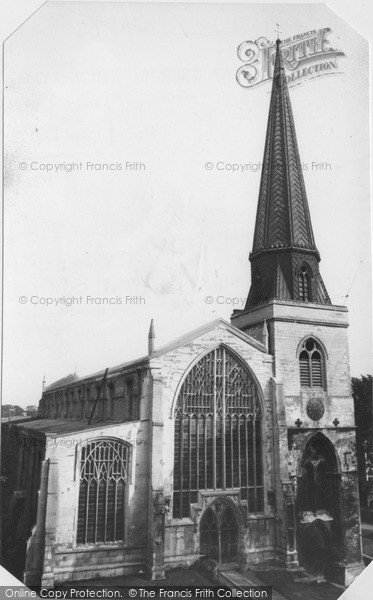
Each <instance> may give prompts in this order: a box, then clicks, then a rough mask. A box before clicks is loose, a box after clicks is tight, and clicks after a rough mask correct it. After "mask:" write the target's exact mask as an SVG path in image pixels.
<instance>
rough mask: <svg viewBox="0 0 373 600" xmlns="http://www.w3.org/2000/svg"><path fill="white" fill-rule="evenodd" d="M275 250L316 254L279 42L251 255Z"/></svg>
mask: <svg viewBox="0 0 373 600" xmlns="http://www.w3.org/2000/svg"><path fill="white" fill-rule="evenodd" d="M276 247H278V248H289V247H295V248H304V249H308V250H313V251H314V252H316V253H317V248H316V245H315V240H314V236H313V231H312V225H311V219H310V214H309V209H308V202H307V195H306V190H305V186H304V180H303V173H302V166H301V161H300V156H299V150H298V144H297V139H296V133H295V127H294V119H293V114H292V109H291V104H290V98H289V92H288V87H287V83H286V79H285V71H284V66H283V59H282V54H281V51H280V49H279V43H277V51H276V61H275V69H274V75H273V86H272V95H271V103H270V109H269V117H268V125H267V135H266V141H265V149H264V157H263V168H262V177H261V183H260V191H259V201H258V210H257V217H256V224H255V234H254V245H253V251H252V254H253V255H254V254H256V253H257V252H260V251H262V250H264V249H267V248H268V249H269V248H276Z"/></svg>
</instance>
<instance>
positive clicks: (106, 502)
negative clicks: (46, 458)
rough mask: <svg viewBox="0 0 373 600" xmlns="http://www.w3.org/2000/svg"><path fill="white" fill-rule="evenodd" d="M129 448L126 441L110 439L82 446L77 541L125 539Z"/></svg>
mask: <svg viewBox="0 0 373 600" xmlns="http://www.w3.org/2000/svg"><path fill="white" fill-rule="evenodd" d="M129 451H130V448H129V446H128V445H127V444H125V443H123V442H121V441H119V440H111V439H103V440H96V441H92V442H88V443H87V444H86V445H85V446H83V447H82V449H81V457H80V486H79V507H78V527H77V543H78V544H96V543H99V542H101V543H105V542H118V541H123V540H124V533H125V504H126V484H127V480H128V468H129V459H130V456H129Z"/></svg>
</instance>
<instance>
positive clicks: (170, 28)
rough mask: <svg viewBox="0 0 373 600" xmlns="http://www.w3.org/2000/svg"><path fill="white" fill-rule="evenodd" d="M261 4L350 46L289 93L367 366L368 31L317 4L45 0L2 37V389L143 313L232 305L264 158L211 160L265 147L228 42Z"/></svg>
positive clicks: (29, 387)
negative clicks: (331, 69) (328, 69)
mask: <svg viewBox="0 0 373 600" xmlns="http://www.w3.org/2000/svg"><path fill="white" fill-rule="evenodd" d="M275 23H280V30H281V31H282V37H283V38H288V37H290V36H293V35H296V34H299V33H302V32H305V31H309V30H310V29H319V28H323V27H330V29H331V32H330V36H329V39H330V43H331V44H332V45H334V46H335V47H336V48H337V49H339V50H341V51H342V52H344V54H345V56H344V57H338V59H337V62H338V69H337V71H336V74H333V75H330V76H327V77H318V78H314V79H306V80H304V81H303V82H302V83H301V84H300V85H296V86H292V87H291V89H290V97H291V102H292V107H293V114H294V119H295V126H296V131H297V138H298V144H299V148H300V155H301V160H302V162H303V163H304V164H305V165H307V168H306V169H305V170H304V178H305V184H306V189H307V195H308V201H309V206H310V212H311V218H312V224H313V230H314V234H315V239H316V244H317V247H318V249H319V251H320V254H321V259H322V260H321V264H320V270H321V274H322V277H323V280H324V282H325V285H326V288H327V290H328V293H329V296H330V297H331V299H332V302H333V304H337V305H346V306H347V307H348V309H349V321H350V327H349V342H350V359H351V374H352V375H353V376H359V375H360V374H366V373H371V372H372V362H373V356H372V335H371V332H372V322H371V313H372V310H371V309H372V293H371V260H370V252H371V229H370V199H369V169H370V164H369V108H368V92H369V80H368V44H367V42H366V40H364V38H362V37H361V36H360V35H358V34H357V33H356V32H355V31H354V30H353V29H352V28H351V27H350V26H349V25H348V24H347V22H345V21H344V20H342V19H341V18H340V17H339V16H337V15H336V14H335V13H333V12H332V11H331V10H329V9H328V8H326V7H325V6H323V5H320V4H317V5H311V4H310V5H305V4H303V5H297V4H293V5H291V4H287V5H280V4H277V5H263V4H262V5H250V4H227V5H224V4H219V3H217V4H188V5H184V4H159V5H155V4H152V5H150V4H144V3H138V4H132V5H128V4H125V3H123V4H122V3H98V2H97V3H90V2H69V3H66V2H51V3H47V4H45V5H44V6H43V7H42V8H40V9H39V10H38V11H37V12H36V13H35V14H34V15H33V17H32V18H30V19H29V20H28V21H27V22H26V23H24V24H23V26H22V27H20V28H19V29H18V30H17V31H16V32H15V33H14V34H13V35H12V36H11V37H10V38H9V39H8V40H7V42H6V44H5V49H4V74H5V75H4V84H5V90H4V109H5V117H4V144H5V180H4V184H5V192H4V213H5V215H4V218H5V220H4V223H5V224H4V229H5V232H4V251H5V262H4V337H3V344H4V349H3V352H4V355H3V360H4V373H3V403H5V404H18V405H20V406H27V405H30V404H37V403H38V401H39V398H40V394H41V388H42V380H43V376H44V374H45V377H46V383H47V385H48V384H50V383H52V382H53V381H55V380H58V379H60V378H61V377H64V376H65V375H67V374H69V373H72V372H74V371H75V370H76V371H77V373H78V374H79V375H81V376H83V375H87V374H89V373H93V372H95V371H97V370H100V369H103V368H105V367H107V366H109V367H110V366H115V365H117V364H120V363H122V362H124V361H127V360H131V359H135V358H137V357H140V356H143V355H145V354H146V352H147V334H148V329H149V323H150V319H151V318H154V321H155V332H156V340H155V343H156V347H159V346H161V345H162V344H165V343H167V342H168V341H170V340H172V339H174V338H175V337H177V336H179V335H182V334H183V333H186V332H188V331H189V330H190V329H194V328H196V327H198V326H200V325H202V324H204V323H206V322H209V321H211V320H213V319H215V318H218V317H222V318H224V319H226V320H228V321H229V318H230V314H231V313H232V310H233V308H242V307H243V304H244V303H245V299H246V297H247V294H248V291H249V287H250V267H249V262H248V255H249V252H250V251H251V247H252V238H253V231H254V222H255V213H256V205H257V199H258V191H259V182H260V172H259V170H256V169H255V167H252V168H251V170H250V169H246V170H244V171H240V170H239V171H236V172H233V171H232V170H231V169H229V167H227V168H221V169H219V168H218V167H217V165H218V164H219V165H220V166H221V165H231V164H233V163H234V164H250V163H251V164H252V165H256V164H257V163H259V162H260V161H261V160H262V154H263V149H264V137H265V130H266V122H267V116H268V108H269V99H270V87H271V86H270V83H269V82H267V83H263V84H262V85H259V86H257V87H255V88H252V89H248V88H243V87H241V86H240V85H238V83H237V81H236V71H237V69H238V68H239V67H240V66H241V65H242V64H243V63H242V62H241V61H240V60H239V58H238V56H237V47H238V46H239V45H240V44H241V43H242V42H244V41H246V40H256V39H257V38H260V37H261V36H265V37H267V38H268V39H270V40H274V39H275V37H276V34H275V32H274V29H275ZM73 163H75V167H74V168H73V167H71V166H70V167H69V165H72V164H73ZM210 163H212V165H213V168H212V169H211V168H206V165H210ZM312 163H328V164H329V165H330V168H329V167H328V168H324V169H316V168H312ZM103 164H110V165H111V166H112V168H111V169H110V170H103V169H99V168H98V166H99V165H103ZM46 165H57V166H56V167H53V166H52V167H51V170H49V171H47V170H46V168H47V167H46ZM92 165H94V166H92ZM118 165H120V166H121V169H119V166H118ZM126 165H127V167H126ZM72 297H74V298H75V299H76V300H75V303H74V304H72V305H69V299H70V298H72ZM48 298H49V299H51V300H50V302H51V303H50V304H49V305H48V304H47V303H46V302H47V299H48ZM206 298H212V299H213V301H212V302H210V301H209V300H208V301H207V302H206ZM105 299H108V300H107V302H109V301H110V303H109V304H105V303H104V302H105ZM119 300H121V302H119ZM233 302H236V304H235V305H233Z"/></svg>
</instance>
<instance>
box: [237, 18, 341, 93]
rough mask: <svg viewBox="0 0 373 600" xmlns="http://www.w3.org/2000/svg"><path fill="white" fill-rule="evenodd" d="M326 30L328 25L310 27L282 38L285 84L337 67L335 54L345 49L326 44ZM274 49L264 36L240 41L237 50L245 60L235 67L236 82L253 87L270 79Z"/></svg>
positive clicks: (315, 75) (316, 75)
mask: <svg viewBox="0 0 373 600" xmlns="http://www.w3.org/2000/svg"><path fill="white" fill-rule="evenodd" d="M330 31H331V29H330V28H329V27H323V28H322V29H318V30H316V29H313V30H312V31H307V32H305V33H301V34H298V35H294V36H293V37H291V38H288V39H286V40H283V41H282V43H281V50H282V56H283V61H284V67H285V72H286V79H287V82H288V84H289V85H291V84H294V83H299V80H301V79H306V78H307V77H309V78H311V77H319V76H322V75H330V74H331V73H333V72H335V71H336V70H337V68H338V66H337V56H345V53H344V52H341V51H340V50H336V49H335V48H333V47H332V46H331V45H330V43H329V40H328V39H327V38H326V35H327V34H328V33H329V32H330ZM275 53H276V44H275V43H274V42H270V41H269V40H268V39H267V38H266V37H260V38H258V39H257V40H256V41H255V42H251V41H247V42H243V43H242V44H240V45H239V46H238V49H237V54H238V58H239V59H240V60H242V61H243V62H244V63H245V64H244V65H242V66H241V67H240V68H239V69H238V71H237V75H236V77H237V81H238V83H239V84H240V85H242V87H255V86H257V85H259V84H261V83H264V82H265V81H268V80H269V79H272V76H273V69H274V63H275Z"/></svg>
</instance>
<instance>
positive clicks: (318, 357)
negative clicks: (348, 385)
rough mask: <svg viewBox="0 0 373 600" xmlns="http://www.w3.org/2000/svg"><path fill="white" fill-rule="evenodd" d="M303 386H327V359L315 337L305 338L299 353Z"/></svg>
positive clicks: (301, 383)
mask: <svg viewBox="0 0 373 600" xmlns="http://www.w3.org/2000/svg"><path fill="white" fill-rule="evenodd" d="M299 371H300V385H301V387H311V388H313V387H321V388H323V389H325V388H326V382H325V359H324V353H323V351H322V349H321V346H320V344H319V343H318V342H317V341H316V340H314V339H313V338H308V339H307V340H305V341H304V342H303V344H302V347H301V352H300V354H299Z"/></svg>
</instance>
